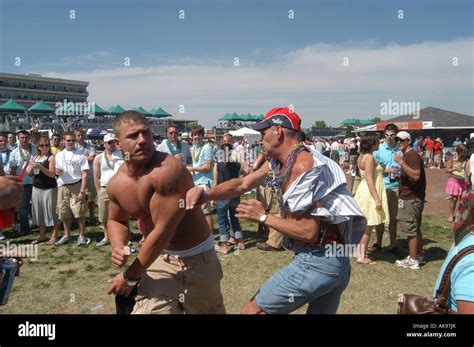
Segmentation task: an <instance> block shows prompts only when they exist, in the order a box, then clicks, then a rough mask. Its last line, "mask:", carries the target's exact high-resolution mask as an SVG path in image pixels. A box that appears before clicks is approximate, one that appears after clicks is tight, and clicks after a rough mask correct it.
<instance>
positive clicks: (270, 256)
mask: <svg viewBox="0 0 474 347" xmlns="http://www.w3.org/2000/svg"><path fill="white" fill-rule="evenodd" d="M445 219H446V218H445V217H444V216H424V222H423V233H424V239H425V245H424V249H425V255H426V258H427V261H428V263H427V264H426V265H425V266H423V267H422V268H421V269H420V270H417V271H416V270H408V269H401V268H398V267H397V266H395V265H394V261H395V260H396V259H397V258H395V257H394V256H391V255H387V254H381V255H379V256H378V257H376V259H377V261H378V264H377V265H375V266H363V265H359V264H357V263H356V262H355V261H354V260H353V259H352V260H351V262H352V275H351V280H350V283H349V286H348V288H347V289H346V290H345V292H344V294H343V296H342V300H341V305H340V307H339V311H338V313H345V314H357V313H396V309H397V296H398V294H400V293H416V294H420V295H426V296H431V295H432V292H433V286H434V284H435V281H436V278H437V276H438V273H439V269H440V268H441V265H442V263H443V260H444V258H445V257H446V252H447V250H448V249H449V247H450V245H451V243H452V240H453V234H452V228H451V226H450V225H449V224H448V223H447V222H446V221H445ZM241 223H242V228H243V229H244V230H245V234H246V240H245V242H246V244H247V249H246V250H244V251H240V252H238V254H237V253H234V252H232V253H230V254H228V255H221V254H219V255H218V257H219V259H220V260H221V263H222V267H223V270H224V279H223V280H222V282H221V285H222V292H223V295H224V300H225V305H226V309H227V312H228V313H238V312H239V310H240V308H241V307H242V306H243V305H244V304H245V303H246V302H247V301H248V300H249V299H250V298H251V297H252V296H253V295H254V294H255V292H256V291H257V290H258V288H259V287H260V286H261V284H262V283H264V281H265V280H266V279H267V278H268V277H270V276H271V275H272V273H273V272H275V271H276V270H278V269H280V268H282V267H283V266H285V265H286V264H288V263H289V262H290V260H291V258H292V253H291V252H288V251H285V252H263V251H260V250H258V249H257V248H256V247H255V243H256V242H258V241H260V240H259V239H258V238H257V233H256V232H255V231H256V230H257V225H256V224H255V223H250V222H247V221H241ZM130 224H131V226H132V227H135V226H134V225H135V223H134V222H131V223H130ZM215 228H216V229H217V223H216V224H215ZM87 230H88V237H90V238H91V239H92V240H93V241H92V242H91V244H90V245H89V246H88V247H77V246H76V244H75V242H71V243H70V244H68V245H66V246H62V247H56V246H47V245H45V244H41V245H39V256H38V260H37V261H35V262H34V261H31V260H30V259H26V260H25V264H24V266H23V267H22V270H21V275H20V276H19V277H17V278H16V279H15V284H14V287H13V290H12V293H11V296H10V300H9V302H8V304H7V305H5V306H0V313H114V312H115V303H114V297H113V296H110V295H107V293H106V292H107V288H108V283H107V280H108V279H110V278H112V277H113V276H114V275H115V274H117V273H118V270H117V269H115V268H112V266H111V262H110V247H108V246H106V247H102V248H98V247H95V243H96V242H98V241H100V240H101V238H102V232H101V231H100V229H99V228H98V227H88V228H87ZM134 230H135V233H134V236H133V241H134V245H135V246H136V245H137V242H138V240H139V235H138V234H137V233H136V229H134ZM5 235H6V236H7V238H8V236H10V235H11V234H10V233H8V232H7V233H5ZM73 235H76V236H77V231H75V232H74V231H73ZM36 236H37V234H36V233H35V232H34V233H33V234H32V235H29V236H26V237H21V238H17V239H10V243H25V242H26V243H29V242H31V241H32V240H33V239H34V238H35V237H36ZM48 236H49V235H48ZM216 236H217V230H216ZM385 236H387V235H385ZM74 240H75V237H74ZM373 240H374V239H373V238H372V240H371V243H372V242H373ZM387 242H388V238H384V245H385V244H386V243H387ZM399 246H400V247H401V249H402V251H403V252H404V254H407V245H406V241H404V240H399ZM304 311H305V308H304V307H302V308H301V309H299V310H298V311H297V313H304Z"/></svg>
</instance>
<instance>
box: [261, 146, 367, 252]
mask: <svg viewBox="0 0 474 347" xmlns="http://www.w3.org/2000/svg"><path fill="white" fill-rule="evenodd" d="M310 152H311V154H312V155H313V158H314V165H313V168H311V169H310V170H308V171H306V172H304V173H302V174H301V175H300V176H298V177H297V178H296V180H294V181H293V182H292V184H291V185H290V187H289V188H288V189H287V190H286V192H285V194H283V197H279V198H280V199H282V201H280V202H281V203H280V206H282V211H281V214H282V216H283V217H284V216H285V215H286V214H287V213H288V212H301V213H303V212H309V213H310V214H311V215H313V216H317V217H320V218H321V220H322V221H325V222H326V223H329V224H340V223H343V222H350V224H351V225H352V227H349V228H348V227H347V226H345V227H343V228H342V230H340V232H341V236H343V238H344V239H345V240H346V242H347V243H354V242H358V240H359V239H360V237H362V234H363V232H364V230H365V224H366V220H365V217H364V213H363V212H362V210H361V209H360V207H359V204H358V203H357V202H356V201H355V199H354V198H353V197H352V195H351V193H350V192H349V190H348V189H347V188H346V184H347V181H346V176H345V175H344V172H343V171H342V169H341V168H340V166H339V165H338V164H336V162H334V161H333V160H331V159H329V158H327V157H325V156H324V155H322V154H321V153H319V152H318V151H316V150H310ZM275 165H276V161H275V160H271V161H270V167H271V168H273V167H274V166H275ZM316 202H318V203H319V204H320V205H321V206H320V207H315V204H316Z"/></svg>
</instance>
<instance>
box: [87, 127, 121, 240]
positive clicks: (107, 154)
mask: <svg viewBox="0 0 474 347" xmlns="http://www.w3.org/2000/svg"><path fill="white" fill-rule="evenodd" d="M104 145H105V151H104V152H103V153H100V154H98V155H96V157H95V158H94V164H93V165H94V184H95V189H96V191H97V192H98V194H97V195H98V205H99V222H100V224H101V225H102V227H103V228H104V238H103V239H102V241H100V242H98V243H97V245H96V246H99V247H100V246H105V245H108V244H109V238H108V236H107V220H108V219H109V194H108V193H107V184H108V183H109V181H110V179H111V178H112V177H113V176H114V175H115V173H116V172H117V170H118V168H119V167H120V165H121V164H123V155H122V151H120V150H118V149H117V145H116V141H115V135H114V134H112V133H109V134H107V135H105V136H104Z"/></svg>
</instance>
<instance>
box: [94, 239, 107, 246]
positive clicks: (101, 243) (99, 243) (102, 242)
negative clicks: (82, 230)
mask: <svg viewBox="0 0 474 347" xmlns="http://www.w3.org/2000/svg"><path fill="white" fill-rule="evenodd" d="M108 244H110V242H109V240H108V239H106V238H105V237H104V238H103V239H102V241H100V242H97V244H96V246H97V247H102V246H105V245H108Z"/></svg>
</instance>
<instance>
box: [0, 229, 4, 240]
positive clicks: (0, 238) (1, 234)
mask: <svg viewBox="0 0 474 347" xmlns="http://www.w3.org/2000/svg"><path fill="white" fill-rule="evenodd" d="M4 239H5V235H3V233H2V232H1V231H0V240H4Z"/></svg>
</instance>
